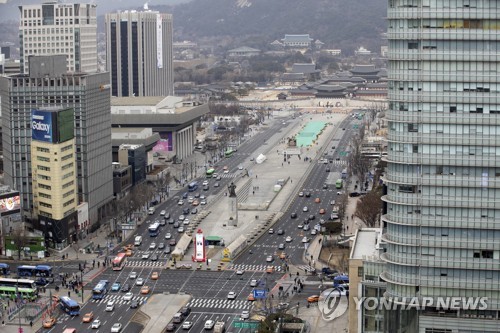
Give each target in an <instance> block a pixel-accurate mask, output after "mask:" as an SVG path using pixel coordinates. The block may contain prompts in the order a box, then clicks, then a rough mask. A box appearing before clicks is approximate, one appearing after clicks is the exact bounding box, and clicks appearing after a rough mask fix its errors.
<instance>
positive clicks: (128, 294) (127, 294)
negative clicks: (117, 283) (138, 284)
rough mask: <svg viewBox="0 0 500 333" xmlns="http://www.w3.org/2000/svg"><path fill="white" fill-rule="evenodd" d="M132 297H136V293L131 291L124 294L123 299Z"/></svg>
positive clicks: (127, 299) (126, 299)
mask: <svg viewBox="0 0 500 333" xmlns="http://www.w3.org/2000/svg"><path fill="white" fill-rule="evenodd" d="M132 297H134V294H132V293H131V292H128V293H126V294H125V295H123V300H124V301H131V300H132Z"/></svg>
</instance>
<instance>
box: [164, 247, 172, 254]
mask: <svg viewBox="0 0 500 333" xmlns="http://www.w3.org/2000/svg"><path fill="white" fill-rule="evenodd" d="M171 251H172V250H171V249H170V246H167V247H165V250H163V253H165V254H169V253H170V252H171Z"/></svg>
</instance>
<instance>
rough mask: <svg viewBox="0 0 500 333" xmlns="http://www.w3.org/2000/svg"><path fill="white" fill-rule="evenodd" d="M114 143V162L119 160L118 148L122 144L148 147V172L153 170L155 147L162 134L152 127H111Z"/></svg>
mask: <svg viewBox="0 0 500 333" xmlns="http://www.w3.org/2000/svg"><path fill="white" fill-rule="evenodd" d="M111 138H112V145H113V162H118V150H119V149H120V146H121V145H124V144H130V145H143V146H144V147H145V149H146V155H147V156H146V173H148V172H150V171H151V170H153V166H154V165H153V162H154V151H153V148H154V147H155V146H156V144H157V143H158V141H160V135H159V134H158V133H153V129H151V128H118V127H114V128H112V129H111Z"/></svg>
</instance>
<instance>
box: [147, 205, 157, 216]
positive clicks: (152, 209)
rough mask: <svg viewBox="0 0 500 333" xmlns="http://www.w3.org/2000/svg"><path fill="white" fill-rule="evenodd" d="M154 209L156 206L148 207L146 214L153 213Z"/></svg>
mask: <svg viewBox="0 0 500 333" xmlns="http://www.w3.org/2000/svg"><path fill="white" fill-rule="evenodd" d="M155 211H156V208H155V207H149V209H148V214H149V215H153V214H154V213H155Z"/></svg>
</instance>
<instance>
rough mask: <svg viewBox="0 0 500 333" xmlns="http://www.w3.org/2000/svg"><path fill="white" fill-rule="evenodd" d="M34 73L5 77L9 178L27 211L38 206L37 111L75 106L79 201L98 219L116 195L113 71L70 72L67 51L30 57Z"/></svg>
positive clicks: (0, 83) (1, 85)
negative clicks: (34, 113)
mask: <svg viewBox="0 0 500 333" xmlns="http://www.w3.org/2000/svg"><path fill="white" fill-rule="evenodd" d="M29 68H30V70H29V74H18V75H12V76H8V77H1V78H0V96H1V101H2V132H3V133H2V134H3V135H2V143H3V155H4V175H5V176H4V177H5V183H6V184H7V185H10V186H11V187H12V188H13V189H16V190H19V192H20V193H21V197H22V200H23V203H22V207H23V214H24V215H25V216H28V217H30V218H32V219H35V218H36V216H33V215H32V211H33V209H34V205H33V192H32V169H31V157H32V156H31V154H30V149H31V148H30V145H31V136H32V131H31V128H32V126H33V124H32V123H31V113H32V110H36V109H46V108H50V107H58V108H72V109H73V110H74V112H75V117H74V118H75V120H74V126H75V151H76V162H75V163H76V173H77V180H78V202H79V203H82V202H87V203H88V206H89V208H88V209H89V219H90V222H91V223H93V222H95V221H96V220H97V218H98V216H99V212H100V210H101V209H102V207H103V206H104V205H105V204H106V203H107V202H108V201H110V200H111V199H112V196H113V179H112V165H111V163H112V152H111V149H112V144H111V112H110V94H109V75H108V73H94V74H85V73H67V72H66V57H65V56H62V55H60V56H38V57H30V59H29Z"/></svg>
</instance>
